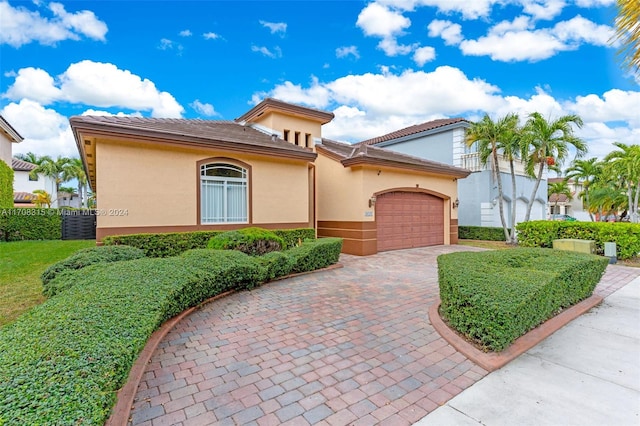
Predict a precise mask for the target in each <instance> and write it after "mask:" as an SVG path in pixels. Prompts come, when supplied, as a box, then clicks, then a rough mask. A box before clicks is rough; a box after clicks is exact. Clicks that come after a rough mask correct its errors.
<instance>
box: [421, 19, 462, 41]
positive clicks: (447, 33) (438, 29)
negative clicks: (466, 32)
mask: <svg viewBox="0 0 640 426" xmlns="http://www.w3.org/2000/svg"><path fill="white" fill-rule="evenodd" d="M427 29H428V30H429V37H442V39H443V40H444V43H445V44H446V45H447V46H451V45H456V44H458V43H460V42H461V41H462V38H463V37H462V27H461V26H460V24H454V23H453V22H451V21H442V20H439V19H434V20H433V21H431V22H430V23H429V25H428V26H427Z"/></svg>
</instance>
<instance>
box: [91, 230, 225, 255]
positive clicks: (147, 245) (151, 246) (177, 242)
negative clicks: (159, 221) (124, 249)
mask: <svg viewBox="0 0 640 426" xmlns="http://www.w3.org/2000/svg"><path fill="white" fill-rule="evenodd" d="M222 232H223V231H196V232H170V233H165V234H130V235H112V236H108V237H105V238H104V239H103V240H102V242H103V243H104V245H127V246H132V247H137V248H139V249H142V250H144V252H145V254H146V255H147V256H148V257H168V256H177V255H179V254H180V253H183V252H185V251H187V250H191V249H202V248H207V243H208V242H209V240H210V239H211V238H212V237H215V236H216V235H218V234H221V233H222Z"/></svg>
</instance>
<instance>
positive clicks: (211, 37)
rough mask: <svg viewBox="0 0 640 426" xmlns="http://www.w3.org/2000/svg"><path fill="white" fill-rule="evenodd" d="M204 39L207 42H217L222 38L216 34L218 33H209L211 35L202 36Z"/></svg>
mask: <svg viewBox="0 0 640 426" xmlns="http://www.w3.org/2000/svg"><path fill="white" fill-rule="evenodd" d="M202 37H204V38H205V39H207V40H217V39H219V38H220V35H219V34H216V33H211V32H209V33H204V34H202Z"/></svg>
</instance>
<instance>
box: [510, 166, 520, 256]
mask: <svg viewBox="0 0 640 426" xmlns="http://www.w3.org/2000/svg"><path fill="white" fill-rule="evenodd" d="M509 168H510V169H511V235H510V241H509V243H511V244H516V243H517V242H518V240H517V239H516V204H517V203H516V171H515V168H514V166H513V158H511V159H509Z"/></svg>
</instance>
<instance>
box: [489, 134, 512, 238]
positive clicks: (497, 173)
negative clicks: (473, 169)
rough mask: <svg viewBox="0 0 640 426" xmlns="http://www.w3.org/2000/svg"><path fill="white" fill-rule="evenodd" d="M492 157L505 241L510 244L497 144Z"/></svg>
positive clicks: (492, 150) (493, 148) (492, 151)
mask: <svg viewBox="0 0 640 426" xmlns="http://www.w3.org/2000/svg"><path fill="white" fill-rule="evenodd" d="M491 154H492V155H491V156H492V158H491V159H492V163H493V164H492V167H493V172H494V173H495V176H496V183H497V184H498V207H499V210H500V222H502V230H503V231H504V240H505V241H507V242H509V240H510V236H509V229H508V228H507V221H506V219H505V218H504V205H503V202H504V198H503V194H502V178H501V176H500V167H499V165H498V152H497V150H496V147H495V143H494V144H493V147H492V149H491Z"/></svg>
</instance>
